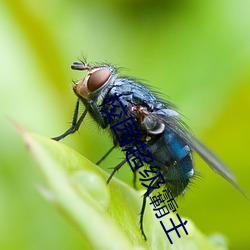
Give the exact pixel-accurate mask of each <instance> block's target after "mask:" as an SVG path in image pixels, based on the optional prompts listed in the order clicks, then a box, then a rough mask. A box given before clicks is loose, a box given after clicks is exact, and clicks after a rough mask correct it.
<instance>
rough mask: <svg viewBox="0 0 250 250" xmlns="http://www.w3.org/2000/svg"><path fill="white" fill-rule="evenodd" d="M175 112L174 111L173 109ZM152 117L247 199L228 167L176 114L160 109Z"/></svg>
mask: <svg viewBox="0 0 250 250" xmlns="http://www.w3.org/2000/svg"><path fill="white" fill-rule="evenodd" d="M174 112H175V111H174ZM153 116H154V118H155V119H157V120H158V121H159V122H161V123H163V124H164V125H165V126H166V127H168V128H170V129H171V130H172V131H174V132H175V133H176V134H177V135H178V136H179V137H180V138H181V139H182V140H184V141H185V142H186V143H187V144H188V145H189V146H190V148H192V149H193V150H194V151H195V152H196V153H197V154H198V155H199V156H200V157H201V158H202V159H203V160H204V161H205V162H206V163H207V164H208V165H209V166H210V167H211V168H212V169H213V170H214V171H215V172H216V173H218V174H219V175H221V176H222V177H223V178H225V179H226V180H227V181H228V182H230V183H231V184H232V185H233V186H234V187H235V188H236V189H237V190H238V191H239V192H240V193H241V194H242V195H244V196H245V197H246V198H247V199H248V197H247V195H246V194H245V193H244V192H243V191H242V189H241V188H240V187H239V186H238V185H237V184H236V178H235V176H234V175H233V173H232V172H231V171H230V170H229V169H228V167H227V166H226V165H225V164H224V163H223V162H222V161H221V160H220V159H219V158H218V157H217V156H216V155H215V154H214V153H213V152H212V151H211V150H210V149H208V148H207V147H206V146H205V145H204V144H203V143H202V142H200V141H199V140H198V139H196V138H195V137H194V136H193V135H192V134H191V133H190V132H189V131H188V129H187V128H186V127H185V126H184V125H183V123H182V122H181V120H180V119H179V117H178V116H176V115H169V111H167V115H163V114H162V111H161V112H160V113H159V114H157V112H155V113H154V114H153Z"/></svg>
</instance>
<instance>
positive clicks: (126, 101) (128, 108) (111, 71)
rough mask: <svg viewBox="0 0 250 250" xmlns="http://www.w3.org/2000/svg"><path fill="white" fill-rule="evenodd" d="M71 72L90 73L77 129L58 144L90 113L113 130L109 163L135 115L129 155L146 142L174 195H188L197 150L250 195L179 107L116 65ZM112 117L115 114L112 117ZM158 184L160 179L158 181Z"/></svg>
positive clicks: (80, 66) (79, 87)
mask: <svg viewBox="0 0 250 250" xmlns="http://www.w3.org/2000/svg"><path fill="white" fill-rule="evenodd" d="M71 68H72V69H74V70H84V71H87V74H86V76H85V77H84V78H83V79H82V80H80V81H79V82H77V83H75V85H74V87H73V90H74V92H75V94H76V95H77V97H78V99H77V102H76V107H75V111H74V117H73V120H72V125H71V127H70V128H69V129H68V130H67V131H66V132H65V133H63V134H62V135H60V136H58V137H55V138H53V139H54V140H56V141H59V140H61V139H62V138H64V137H66V136H67V135H69V134H71V133H74V132H76V131H77V130H78V129H79V127H80V125H81V123H82V121H83V119H84V117H85V116H86V114H87V113H89V114H90V115H91V116H92V118H93V119H94V120H95V121H96V123H97V124H99V125H100V126H101V128H103V129H109V131H110V133H111V135H112V137H113V142H114V146H113V147H112V148H111V149H110V150H109V151H108V152H107V154H106V155H105V156H104V157H103V158H102V159H101V160H103V159H104V158H105V157H106V156H107V155H108V154H109V153H110V152H111V151H112V149H114V148H115V147H118V146H119V143H120V142H119V141H118V138H117V136H115V134H114V132H113V130H112V129H111V127H113V126H115V125H116V124H118V123H119V122H120V121H122V120H125V119H127V117H132V118H133V120H134V122H135V124H136V127H137V128H138V132H135V133H134V137H135V138H138V139H135V140H134V141H133V143H129V144H127V145H126V146H124V148H125V151H126V149H127V150H129V149H130V148H131V147H133V146H134V145H135V144H136V143H141V144H145V145H146V146H145V148H144V150H145V151H146V152H150V155H151V156H152V157H151V158H152V159H153V161H152V160H151V162H150V165H153V166H157V167H158V168H159V169H160V170H159V171H160V172H161V174H162V176H163V178H164V180H165V183H164V185H165V187H166V188H167V189H170V190H171V193H172V195H173V196H174V197H176V196H178V195H180V194H183V193H184V191H185V189H186V188H187V186H188V184H189V183H190V180H191V179H192V177H193V176H194V173H195V171H194V163H193V159H192V151H195V152H196V153H197V154H198V155H199V156H200V157H201V158H202V159H203V160H204V161H205V162H206V163H207V164H208V165H209V166H210V167H211V168H212V169H213V170H214V171H215V172H217V173H218V174H220V175H221V176H222V177H223V178H225V179H226V180H227V181H229V182H230V183H231V184H232V185H233V186H234V187H235V188H236V189H237V190H239V191H240V192H241V193H242V194H243V195H244V193H243V191H242V190H241V189H240V188H239V186H238V185H237V184H236V182H235V177H234V176H233V174H232V173H231V171H230V170H229V169H228V168H227V167H226V166H225V164H224V163H223V162H222V161H221V160H219V159H218V158H217V157H216V156H215V155H214V154H213V153H212V152H211V151H210V150H209V149H208V148H207V147H206V146H205V145H204V144H202V143H201V142H200V141H199V140H197V139H196V138H195V137H194V136H193V135H192V134H191V133H190V132H189V131H188V129H187V128H186V126H185V124H184V123H183V122H182V120H181V117H180V114H179V113H178V112H177V111H176V110H175V107H174V105H173V104H171V103H170V102H168V101H166V100H163V99H161V98H158V97H157V95H156V94H155V93H154V92H153V91H151V90H149V88H148V87H147V86H146V85H144V84H142V83H140V82H137V81H136V80H134V79H132V78H128V77H118V75H117V70H116V69H115V68H114V67H112V66H111V65H108V64H103V65H94V66H89V65H88V64H86V63H85V62H74V63H73V65H72V66H71ZM116 97H119V103H120V104H121V106H122V107H123V109H124V110H123V111H124V112H121V106H119V105H111V100H114V99H115V98H116ZM107 100H108V101H107ZM80 102H82V103H83V104H84V106H85V111H84V112H83V113H82V114H81V115H80V117H78V113H79V105H80ZM108 104H109V105H108ZM111 113H112V115H110V114H111ZM118 131H119V130H118ZM139 134H140V137H139V136H138V135H139ZM118 136H119V135H118ZM134 156H135V157H138V156H139V152H136V153H135V155H134ZM145 159H146V160H145V161H146V162H149V158H148V157H147V156H145ZM128 160H129V159H128V157H126V158H125V159H124V160H123V161H122V162H121V163H120V164H119V165H117V166H116V167H115V168H114V170H113V172H112V174H111V176H110V177H109V179H108V181H107V182H109V181H110V180H111V178H112V176H113V175H114V173H115V172H116V171H117V170H118V169H119V168H120V167H122V165H123V164H124V163H126V162H127V161H128ZM147 160H148V161H147ZM99 162H100V161H99ZM157 180H158V179H156V180H155V183H156V182H157ZM154 185H155V184H153V186H154ZM153 190H154V189H153V188H152V189H150V190H149V192H146V193H145V194H144V196H143V204H142V210H141V215H140V229H141V231H142V234H143V236H144V238H145V239H146V235H145V233H144V230H143V215H144V210H145V205H146V198H147V197H148V195H149V194H150V193H151V192H152V191H153Z"/></svg>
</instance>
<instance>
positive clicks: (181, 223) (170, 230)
mask: <svg viewBox="0 0 250 250" xmlns="http://www.w3.org/2000/svg"><path fill="white" fill-rule="evenodd" d="M176 216H177V217H178V219H179V222H180V224H179V225H177V226H176V225H175V224H174V222H173V220H172V219H171V218H170V219H169V220H170V222H171V223H172V225H173V227H172V228H171V229H169V230H166V228H165V226H164V225H163V223H162V221H160V223H161V226H162V228H163V230H164V232H165V234H166V235H167V237H168V240H169V242H170V243H171V244H173V242H172V240H171V238H170V237H169V235H168V234H169V233H170V232H172V231H173V230H175V232H176V233H177V235H178V237H179V238H180V237H181V236H180V234H179V232H178V228H179V227H182V228H183V230H184V232H185V233H186V235H188V232H187V230H186V228H185V225H186V224H187V221H186V220H185V222H184V223H183V222H182V220H181V218H180V216H179V214H176Z"/></svg>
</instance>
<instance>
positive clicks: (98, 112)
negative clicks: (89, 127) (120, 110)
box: [89, 100, 108, 129]
mask: <svg viewBox="0 0 250 250" xmlns="http://www.w3.org/2000/svg"><path fill="white" fill-rule="evenodd" d="M89 105H90V110H89V112H90V113H91V114H92V115H93V117H95V120H96V121H97V123H98V124H99V125H101V127H102V128H103V129H104V128H106V127H107V126H108V123H107V120H105V119H104V117H103V114H102V112H101V110H100V108H99V107H98V106H97V104H96V103H95V102H94V101H92V100H91V101H89Z"/></svg>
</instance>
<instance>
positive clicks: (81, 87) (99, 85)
mask: <svg viewBox="0 0 250 250" xmlns="http://www.w3.org/2000/svg"><path fill="white" fill-rule="evenodd" d="M71 69H74V70H87V74H86V76H85V77H84V78H83V79H82V80H80V81H79V82H77V83H76V84H75V86H74V87H73V90H74V92H75V94H76V95H77V96H78V97H80V98H81V99H84V100H89V99H93V98H98V96H99V95H100V93H101V91H102V90H103V89H104V88H105V87H106V86H107V85H109V84H110V83H111V82H112V81H113V79H114V78H115V77H116V74H115V69H114V68H113V67H111V66H109V65H100V66H89V65H88V64H86V63H83V62H74V63H73V64H72V66H71Z"/></svg>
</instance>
